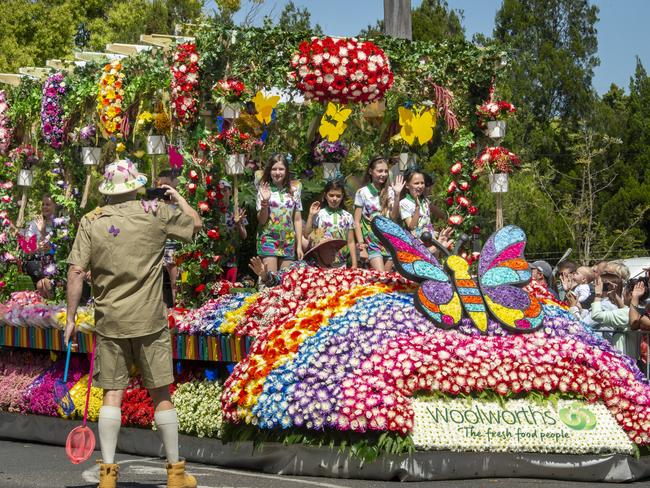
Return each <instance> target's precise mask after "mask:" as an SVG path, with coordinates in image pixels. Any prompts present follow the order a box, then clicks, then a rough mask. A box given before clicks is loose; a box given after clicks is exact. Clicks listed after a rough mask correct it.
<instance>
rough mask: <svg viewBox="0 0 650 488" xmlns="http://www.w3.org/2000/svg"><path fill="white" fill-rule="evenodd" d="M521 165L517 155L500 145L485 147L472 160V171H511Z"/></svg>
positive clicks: (478, 172)
mask: <svg viewBox="0 0 650 488" xmlns="http://www.w3.org/2000/svg"><path fill="white" fill-rule="evenodd" d="M520 167H521V160H520V159H519V157H518V156H517V155H516V154H515V153H513V152H511V151H509V150H508V149H506V148H505V147H502V146H496V147H486V148H485V149H484V150H483V151H482V152H481V154H479V156H478V157H477V158H476V159H475V160H474V173H476V174H481V173H485V172H486V171H489V172H492V173H512V172H514V171H515V170H516V169H519V168H520Z"/></svg>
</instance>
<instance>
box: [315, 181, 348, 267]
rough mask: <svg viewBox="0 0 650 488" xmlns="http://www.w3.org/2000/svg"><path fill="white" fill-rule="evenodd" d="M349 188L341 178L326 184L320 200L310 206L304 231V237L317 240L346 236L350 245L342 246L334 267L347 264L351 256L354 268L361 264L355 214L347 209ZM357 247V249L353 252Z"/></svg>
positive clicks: (343, 237) (344, 237)
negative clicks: (346, 197) (355, 232)
mask: <svg viewBox="0 0 650 488" xmlns="http://www.w3.org/2000/svg"><path fill="white" fill-rule="evenodd" d="M344 201H345V188H344V186H343V182H342V181H341V180H331V181H329V182H328V183H327V184H326V185H325V189H324V190H323V197H322V199H321V201H320V202H314V203H312V204H311V206H310V207H309V216H308V217H307V223H306V224H305V229H304V232H303V235H304V237H306V238H309V237H310V235H312V237H314V238H313V239H310V240H311V241H313V240H320V239H323V238H328V239H343V240H345V241H347V243H348V244H347V246H346V247H344V248H343V249H340V250H339V251H338V252H337V254H336V257H335V258H334V263H333V267H335V268H340V267H344V266H345V265H346V264H347V262H348V256H349V257H350V261H351V264H352V267H353V268H356V267H357V253H356V248H355V244H354V217H352V214H351V213H350V212H348V211H347V210H345V203H344ZM351 251H355V252H351Z"/></svg>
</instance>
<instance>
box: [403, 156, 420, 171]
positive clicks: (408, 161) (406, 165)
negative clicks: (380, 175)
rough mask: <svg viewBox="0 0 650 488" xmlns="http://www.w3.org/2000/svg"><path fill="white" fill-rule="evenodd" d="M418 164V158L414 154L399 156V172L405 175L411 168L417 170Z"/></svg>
mask: <svg viewBox="0 0 650 488" xmlns="http://www.w3.org/2000/svg"><path fill="white" fill-rule="evenodd" d="M417 162H418V157H417V156H416V155H415V154H412V153H400V154H399V170H400V171H401V172H402V173H403V172H404V171H407V170H409V169H411V168H415V165H416V164H417Z"/></svg>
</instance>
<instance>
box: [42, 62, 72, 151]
mask: <svg viewBox="0 0 650 488" xmlns="http://www.w3.org/2000/svg"><path fill="white" fill-rule="evenodd" d="M65 92H66V83H65V76H64V75H63V73H60V72H59V73H55V74H53V75H51V76H49V77H48V78H47V80H45V83H44V84H43V98H42V99H41V128H42V131H43V139H44V140H45V142H46V143H47V144H49V145H50V146H51V147H52V148H54V149H61V148H62V147H63V143H64V142H65V133H64V119H63V103H62V101H63V97H64V96H65Z"/></svg>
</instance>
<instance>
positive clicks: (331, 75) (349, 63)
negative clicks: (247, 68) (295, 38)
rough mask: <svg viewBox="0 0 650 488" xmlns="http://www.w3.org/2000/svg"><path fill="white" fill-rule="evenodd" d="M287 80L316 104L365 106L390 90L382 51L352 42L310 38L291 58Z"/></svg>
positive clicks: (368, 43) (390, 76)
mask: <svg viewBox="0 0 650 488" xmlns="http://www.w3.org/2000/svg"><path fill="white" fill-rule="evenodd" d="M291 66H292V67H293V71H291V72H290V73H289V77H290V79H291V80H292V81H293V82H294V83H295V84H296V87H297V88H298V89H299V90H301V91H302V92H303V93H304V95H305V97H306V98H307V99H313V100H316V101H319V102H327V101H332V102H336V103H369V102H372V101H373V100H379V99H381V98H383V96H384V94H385V93H386V91H387V90H389V89H390V87H391V86H393V77H394V75H393V72H392V70H391V68H390V62H389V60H388V57H387V56H386V54H385V53H384V51H383V50H382V49H381V48H379V47H378V46H377V45H376V44H375V43H373V42H371V41H359V40H357V39H355V38H334V37H324V38H313V39H312V40H310V41H303V42H302V43H300V46H299V51H298V52H297V53H295V54H294V55H293V56H292V58H291Z"/></svg>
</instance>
